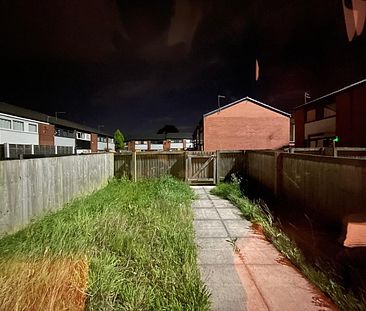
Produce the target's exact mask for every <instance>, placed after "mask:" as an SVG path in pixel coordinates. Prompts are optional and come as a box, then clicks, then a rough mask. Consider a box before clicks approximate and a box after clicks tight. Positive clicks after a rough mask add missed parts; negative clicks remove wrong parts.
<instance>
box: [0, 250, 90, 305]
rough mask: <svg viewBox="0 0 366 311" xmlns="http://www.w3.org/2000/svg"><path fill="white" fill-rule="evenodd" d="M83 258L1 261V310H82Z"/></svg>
mask: <svg viewBox="0 0 366 311" xmlns="http://www.w3.org/2000/svg"><path fill="white" fill-rule="evenodd" d="M87 276H88V262H87V260H86V258H82V259H77V260H73V259H70V258H49V257H44V258H41V259H37V260H34V259H21V260H20V259H17V258H14V257H12V258H10V259H6V260H5V259H1V260H0V310H19V311H20V310H27V311H38V310H45V311H46V310H75V311H77V310H84V307H85V301H86V287H87Z"/></svg>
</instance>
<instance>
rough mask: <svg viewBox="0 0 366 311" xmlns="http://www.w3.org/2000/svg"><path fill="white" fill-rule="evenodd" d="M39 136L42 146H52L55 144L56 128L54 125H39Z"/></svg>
mask: <svg viewBox="0 0 366 311" xmlns="http://www.w3.org/2000/svg"><path fill="white" fill-rule="evenodd" d="M38 135H39V144H40V145H51V146H53V145H54V144H55V139H54V135H55V126H54V125H52V124H40V123H38Z"/></svg>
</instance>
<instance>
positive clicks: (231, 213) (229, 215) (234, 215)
mask: <svg viewBox="0 0 366 311" xmlns="http://www.w3.org/2000/svg"><path fill="white" fill-rule="evenodd" d="M216 210H217V212H218V214H219V215H220V218H221V219H224V220H229V219H232V220H234V219H243V215H242V213H241V212H240V211H238V209H237V208H217V209H216Z"/></svg>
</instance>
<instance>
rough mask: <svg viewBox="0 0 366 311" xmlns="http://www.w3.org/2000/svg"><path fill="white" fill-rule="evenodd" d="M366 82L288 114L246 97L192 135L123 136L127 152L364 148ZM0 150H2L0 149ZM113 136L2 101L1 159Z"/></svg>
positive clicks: (91, 147) (86, 145)
mask: <svg viewBox="0 0 366 311" xmlns="http://www.w3.org/2000/svg"><path fill="white" fill-rule="evenodd" d="M365 115H366V79H365V80H361V81H359V82H357V83H354V84H351V85H348V86H346V87H344V88H342V89H339V90H336V91H334V92H331V93H329V94H326V95H324V96H321V97H319V98H317V99H314V100H312V101H309V102H307V103H305V104H303V105H300V106H297V107H295V108H294V110H293V114H292V116H291V115H290V114H289V113H287V112H284V111H281V110H279V109H277V108H274V107H271V106H269V105H267V104H265V103H263V102H260V101H258V100H255V99H253V98H250V97H245V98H242V99H240V100H237V101H235V102H232V103H229V104H227V105H225V106H223V107H219V108H218V109H215V110H213V111H211V112H208V113H206V114H204V115H203V116H202V118H201V120H200V122H199V124H198V126H197V127H196V129H195V131H194V133H193V135H192V134H191V133H168V136H167V135H166V134H165V135H164V134H154V135H146V134H142V135H135V136H130V137H129V136H127V137H126V148H127V149H128V150H130V151H174V150H203V151H215V150H258V149H281V148H284V147H292V146H295V147H328V146H330V145H332V144H333V145H334V141H336V142H337V146H338V147H363V148H365V147H366V135H365V133H366V122H365V121H364V116H365ZM1 148H2V149H3V150H2V149H1ZM114 149H115V147H114V141H113V137H112V136H111V135H108V134H107V133H103V132H101V131H98V130H96V129H93V128H90V127H87V126H84V125H81V124H77V123H74V122H71V121H67V120H64V119H60V118H57V117H53V116H48V115H45V114H42V113H39V112H35V111H32V110H28V109H24V108H21V107H17V106H13V105H9V104H6V103H1V102H0V157H1V155H2V154H4V155H5V157H6V158H14V157H17V155H18V154H21V153H23V154H27V153H29V154H75V153H76V154H78V153H89V152H98V151H114Z"/></svg>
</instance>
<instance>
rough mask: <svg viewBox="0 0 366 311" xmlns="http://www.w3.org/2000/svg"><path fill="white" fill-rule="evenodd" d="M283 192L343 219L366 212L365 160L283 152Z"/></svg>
mask: <svg viewBox="0 0 366 311" xmlns="http://www.w3.org/2000/svg"><path fill="white" fill-rule="evenodd" d="M282 157H283V171H282V185H281V195H282V196H283V197H284V198H286V199H287V201H288V202H290V203H292V204H294V206H301V207H303V208H305V209H307V210H312V211H315V212H317V213H318V214H321V215H323V216H324V217H327V218H328V219H327V220H328V221H338V222H340V221H341V220H342V219H343V218H344V217H345V216H346V215H349V214H352V213H360V212H363V213H364V212H365V208H364V202H366V191H365V189H366V161H365V160H356V159H347V158H331V157H324V156H304V155H293V154H291V155H290V154H282Z"/></svg>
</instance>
